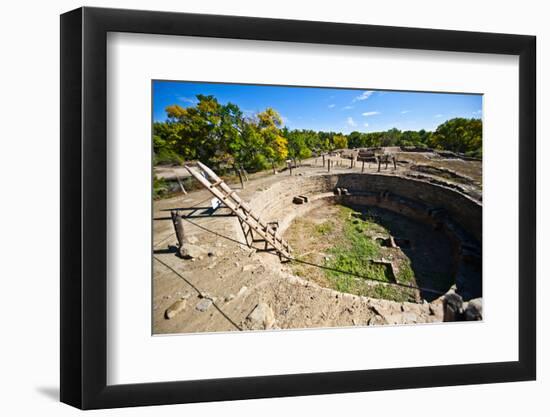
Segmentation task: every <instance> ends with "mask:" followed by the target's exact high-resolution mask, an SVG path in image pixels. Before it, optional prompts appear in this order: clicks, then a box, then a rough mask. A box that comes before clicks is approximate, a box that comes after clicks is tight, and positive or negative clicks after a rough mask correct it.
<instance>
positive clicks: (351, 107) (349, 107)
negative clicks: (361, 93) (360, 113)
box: [342, 106, 353, 110]
mask: <svg viewBox="0 0 550 417" xmlns="http://www.w3.org/2000/svg"><path fill="white" fill-rule="evenodd" d="M351 109H353V106H344V107H342V110H351Z"/></svg>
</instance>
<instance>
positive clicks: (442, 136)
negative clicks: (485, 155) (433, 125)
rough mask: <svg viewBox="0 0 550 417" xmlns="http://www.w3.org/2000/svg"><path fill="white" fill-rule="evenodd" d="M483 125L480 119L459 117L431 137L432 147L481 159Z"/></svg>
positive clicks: (442, 125)
mask: <svg viewBox="0 0 550 417" xmlns="http://www.w3.org/2000/svg"><path fill="white" fill-rule="evenodd" d="M482 130H483V129H482V123H481V120H480V119H465V118H461V117H457V118H455V119H450V120H447V121H446V122H445V123H442V124H440V125H439V126H438V127H437V129H436V130H435V132H434V134H433V135H432V137H431V143H432V146H434V147H435V148H437V149H447V150H450V151H453V152H460V153H465V154H468V155H472V156H478V157H481V153H482V140H481V137H482Z"/></svg>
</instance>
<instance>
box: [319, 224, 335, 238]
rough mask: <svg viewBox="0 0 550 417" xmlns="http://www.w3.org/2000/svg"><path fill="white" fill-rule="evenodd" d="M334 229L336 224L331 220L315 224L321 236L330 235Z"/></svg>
mask: <svg viewBox="0 0 550 417" xmlns="http://www.w3.org/2000/svg"><path fill="white" fill-rule="evenodd" d="M333 230H334V225H333V224H332V222H331V221H326V222H324V223H321V224H318V225H316V226H315V232H316V233H317V234H319V235H321V236H325V235H328V234H329V233H331V232H332V231H333Z"/></svg>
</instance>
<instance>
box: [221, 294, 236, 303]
mask: <svg viewBox="0 0 550 417" xmlns="http://www.w3.org/2000/svg"><path fill="white" fill-rule="evenodd" d="M234 298H235V294H229V295H228V296H226V297H225V299H224V300H225V302H226V303H227V302H228V301H231V300H233V299H234Z"/></svg>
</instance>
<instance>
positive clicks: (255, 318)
mask: <svg viewBox="0 0 550 417" xmlns="http://www.w3.org/2000/svg"><path fill="white" fill-rule="evenodd" d="M246 322H247V323H246V324H247V327H248V328H250V329H251V330H262V329H270V328H272V327H273V325H274V324H275V314H273V310H272V309H271V307H269V306H268V305H267V304H266V303H259V304H258V305H257V306H256V307H255V308H254V310H252V312H251V313H250V314H249V315H248V317H247V318H246Z"/></svg>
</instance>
